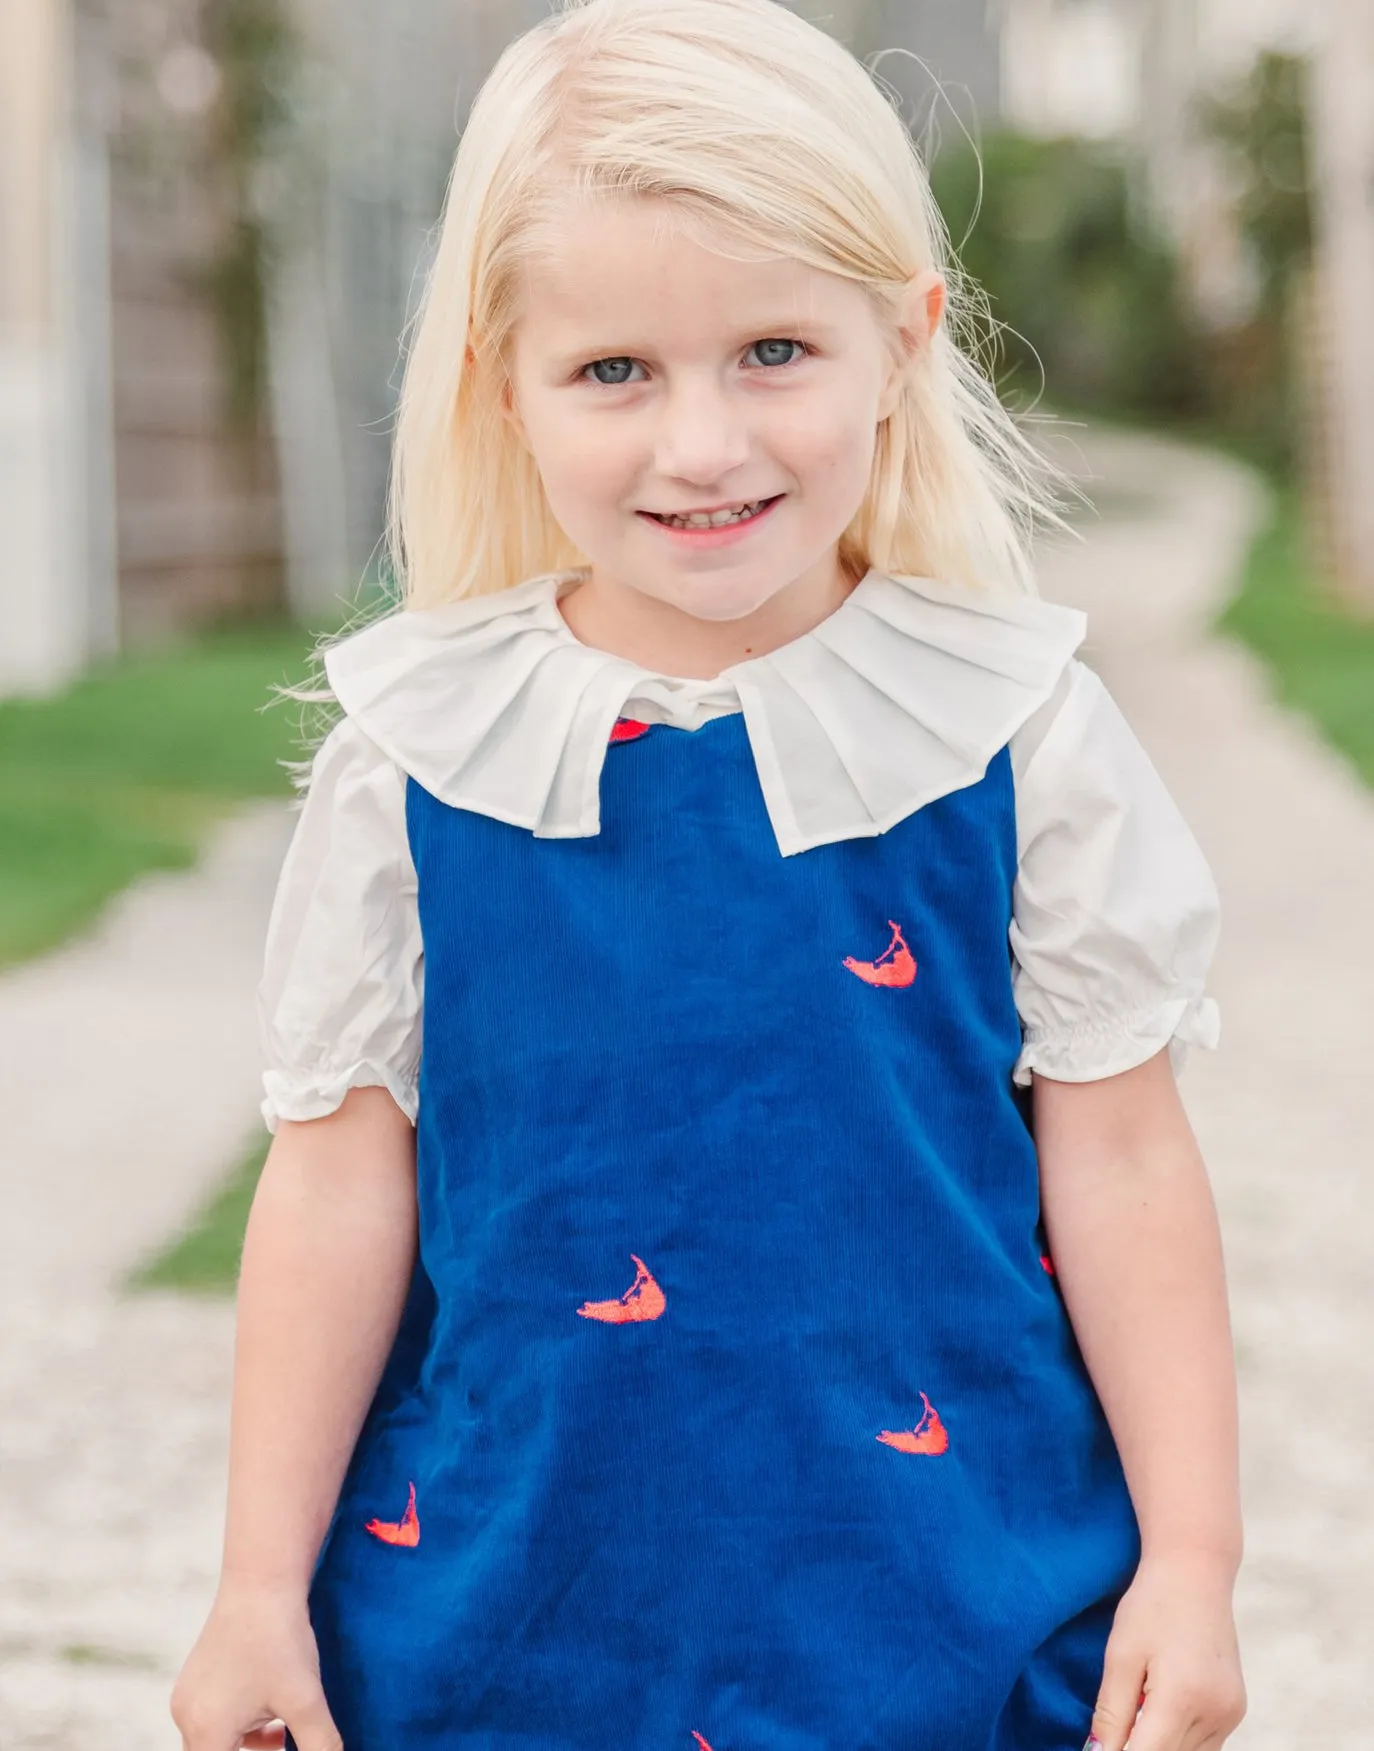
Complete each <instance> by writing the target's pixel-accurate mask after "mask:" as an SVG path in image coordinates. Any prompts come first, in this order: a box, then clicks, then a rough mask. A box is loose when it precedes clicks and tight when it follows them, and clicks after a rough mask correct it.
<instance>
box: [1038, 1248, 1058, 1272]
mask: <svg viewBox="0 0 1374 1751" xmlns="http://www.w3.org/2000/svg"><path fill="white" fill-rule="evenodd" d="M1040 1269H1041V1270H1042V1271H1043V1272H1044V1273H1045V1275H1046V1276H1047V1277H1053V1276H1054V1275H1055V1269H1054V1260H1053V1259H1052V1258H1051V1257H1050V1255H1049V1254H1048V1253H1047V1252H1042V1253H1041V1255H1040Z"/></svg>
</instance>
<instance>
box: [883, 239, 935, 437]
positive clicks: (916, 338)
mask: <svg viewBox="0 0 1374 1751" xmlns="http://www.w3.org/2000/svg"><path fill="white" fill-rule="evenodd" d="M944 313H945V282H944V278H943V276H942V275H941V274H938V273H936V271H935V269H934V268H927V269H926V270H925V272H923V273H919V274H913V275H912V277H911V278H910V279H909V280H908V281H907V283H906V286H905V289H904V290H903V293H902V304H901V311H900V314H899V315H898V318H897V325H898V333H899V335H900V337H901V343H902V358H901V359H900V360H899V361H898V362H897V363H896V364H894V365H892V366H891V368H890V369H889V372H888V376H887V380H886V382H885V383H884V384H883V392H882V395H881V397H880V398H879V402H878V418H879V420H885V419H887V418H888V417H889V416H890V415H891V414H892V412H893V410H894V408H895V407H896V406H897V403H898V401H899V400H900V398H901V393H902V390H903V389H904V387H905V386H906V383H907V379H908V376H909V374H910V371H911V368H912V366H913V365H914V364H915V362H916V361H917V359H919V358H920V357H921V356H922V355H923V354H924V353H925V351H926V349H927V348H928V347H929V345H930V342H931V340H932V338H933V337H934V334H935V331H936V329H937V328H939V326H940V320H941V318H942V317H943V315H944Z"/></svg>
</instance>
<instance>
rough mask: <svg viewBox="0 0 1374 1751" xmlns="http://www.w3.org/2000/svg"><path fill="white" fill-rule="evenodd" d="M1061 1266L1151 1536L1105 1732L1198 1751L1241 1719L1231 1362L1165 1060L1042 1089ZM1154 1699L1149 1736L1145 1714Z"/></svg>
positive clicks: (1209, 1216)
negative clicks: (1234, 1597) (1142, 1700)
mask: <svg viewBox="0 0 1374 1751" xmlns="http://www.w3.org/2000/svg"><path fill="white" fill-rule="evenodd" d="M1033 1099H1034V1121H1035V1134H1036V1144H1037V1148H1038V1151H1039V1155H1040V1172H1041V1197H1042V1205H1043V1210H1044V1218H1045V1227H1046V1232H1047V1234H1048V1236H1049V1240H1050V1247H1051V1251H1052V1253H1053V1256H1054V1262H1055V1269H1056V1272H1057V1274H1058V1277H1059V1281H1060V1285H1061V1287H1062V1289H1063V1293H1064V1300H1065V1303H1066V1305H1067V1307H1068V1311H1069V1316H1070V1318H1071V1319H1072V1321H1073V1325H1074V1330H1075V1333H1076V1334H1077V1337H1078V1340H1079V1344H1080V1347H1081V1348H1082V1351H1083V1357H1084V1360H1085V1362H1086V1363H1087V1366H1088V1370H1089V1372H1090V1373H1091V1375H1092V1378H1093V1382H1094V1384H1095V1386H1096V1388H1097V1391H1098V1395H1099V1397H1100V1398H1101V1400H1102V1404H1103V1408H1104V1410H1105V1411H1106V1413H1107V1418H1108V1421H1109V1422H1110V1424H1111V1428H1112V1432H1113V1435H1114V1436H1115V1439H1116V1443H1117V1446H1118V1449H1119V1450H1120V1453H1121V1459H1122V1465H1123V1467H1124V1469H1125V1473H1126V1479H1127V1482H1128V1484H1129V1486H1130V1490H1131V1497H1132V1500H1133V1502H1134V1504H1135V1508H1136V1513H1137V1517H1138V1519H1139V1522H1140V1529H1141V1549H1142V1557H1141V1565H1140V1571H1139V1573H1138V1575H1137V1578H1136V1581H1135V1583H1134V1585H1133V1587H1132V1589H1131V1592H1130V1593H1128V1594H1127V1596H1126V1599H1125V1600H1123V1602H1122V1607H1121V1610H1120V1611H1119V1612H1118V1614H1117V1621H1116V1625H1115V1627H1114V1629H1113V1636H1112V1645H1110V1646H1109V1648H1108V1656H1107V1669H1106V1672H1105V1674H1104V1681H1103V1689H1102V1695H1101V1702H1100V1706H1099V1713H1098V1715H1097V1716H1096V1717H1095V1719H1094V1732H1095V1734H1096V1735H1097V1737H1098V1739H1099V1742H1100V1743H1101V1744H1102V1745H1103V1746H1104V1747H1105V1748H1106V1751H1121V1746H1122V1745H1123V1744H1124V1743H1125V1739H1126V1736H1127V1734H1128V1733H1129V1734H1131V1743H1132V1747H1133V1751H1156V1747H1159V1748H1160V1751H1166V1748H1167V1751H1175V1748H1176V1747H1177V1748H1178V1751H1195V1748H1196V1751H1201V1748H1202V1747H1210V1746H1213V1745H1219V1744H1220V1743H1221V1742H1222V1740H1224V1739H1225V1737H1226V1736H1227V1734H1228V1733H1229V1732H1230V1731H1231V1730H1232V1729H1233V1728H1234V1727H1235V1725H1236V1724H1237V1722H1238V1721H1239V1720H1240V1718H1241V1715H1242V1713H1243V1711H1244V1691H1243V1687H1242V1685H1241V1680H1240V1670H1239V1662H1238V1658H1237V1656H1236V1652H1235V1640H1234V1630H1233V1628H1232V1623H1231V1612H1230V1597H1231V1590H1232V1587H1233V1585H1234V1580H1235V1574H1236V1570H1237V1568H1238V1566H1239V1563H1240V1558H1241V1522H1240V1488H1239V1465H1238V1457H1237V1412H1236V1383H1235V1363H1234V1357H1233V1351H1232V1345H1231V1331H1230V1317H1229V1312H1228V1308H1227V1299H1226V1283H1225V1270H1224V1264H1223V1259H1222V1248H1221V1237H1220V1232H1219V1228H1218V1223H1217V1215H1216V1207H1215V1204H1214V1202H1213V1198H1212V1192H1211V1187H1210V1185H1209V1183H1208V1179H1207V1173H1206V1169H1205V1167H1204V1165H1203V1161H1202V1157H1201V1154H1200V1152H1199V1150H1198V1146H1197V1142H1196V1139H1195V1138H1194V1136H1193V1132H1192V1128H1191V1126H1190V1125H1189V1123H1188V1119H1187V1116H1186V1114H1185V1113H1184V1110H1183V1105H1182V1102H1181V1101H1180V1099H1179V1095H1178V1090H1177V1087H1176V1086H1175V1082H1174V1077H1173V1072H1172V1070H1171V1068H1170V1065H1169V1055H1168V1053H1167V1051H1165V1052H1160V1053H1159V1054H1157V1055H1156V1056H1155V1057H1154V1058H1151V1059H1150V1060H1149V1061H1148V1062H1146V1063H1144V1064H1141V1065H1139V1066H1137V1067H1136V1068H1135V1069H1133V1070H1128V1071H1125V1072H1124V1073H1122V1074H1121V1075H1118V1076H1109V1077H1104V1078H1102V1079H1101V1080H1100V1081H1095V1082H1083V1083H1068V1082H1054V1081H1050V1080H1048V1079H1046V1078H1043V1077H1040V1076H1038V1075H1037V1076H1035V1078H1034V1088H1033ZM1142 1691H1144V1692H1146V1693H1147V1697H1148V1700H1147V1705H1146V1708H1145V1711H1144V1713H1143V1714H1142V1716H1141V1721H1140V1725H1139V1727H1138V1728H1137V1729H1136V1730H1135V1731H1134V1732H1133V1733H1132V1731H1131V1729H1132V1724H1133V1721H1134V1717H1135V1708H1136V1703H1137V1701H1138V1699H1139V1697H1140V1694H1141V1692H1142Z"/></svg>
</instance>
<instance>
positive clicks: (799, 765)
mask: <svg viewBox="0 0 1374 1751" xmlns="http://www.w3.org/2000/svg"><path fill="white" fill-rule="evenodd" d="M582 575H583V574H582V572H580V571H576V570H574V571H563V572H553V573H549V574H546V575H543V576H540V577H536V578H530V579H527V580H526V581H525V582H524V583H522V584H519V585H517V586H515V587H514V588H513V589H509V590H502V591H500V592H498V593H496V594H492V595H486V596H476V597H469V598H467V599H465V600H463V601H460V602H453V603H449V604H446V605H445V606H443V607H440V608H431V609H424V610H404V611H401V612H398V613H394V614H391V615H388V616H387V617H386V618H385V619H383V620H379V621H376V622H374V623H373V624H372V625H370V626H367V627H364V628H363V629H362V630H361V631H360V632H357V633H354V634H353V635H352V636H351V637H348V638H345V639H343V640H341V641H340V642H339V643H337V644H335V645H334V646H332V647H331V648H330V649H329V650H328V651H327V652H326V653H325V669H326V672H327V674H328V677H329V682H330V685H331V687H332V688H333V691H334V694H335V697H336V698H337V699H338V701H339V703H340V705H341V706H342V707H343V709H344V711H345V712H346V713H347V714H348V716H349V717H351V718H352V719H354V721H355V722H356V723H357V724H358V726H359V728H360V729H362V730H363V732H364V733H365V734H366V735H367V736H369V737H370V738H371V739H372V741H374V742H375V743H376V744H377V746H378V747H379V748H380V749H381V750H382V752H383V753H384V754H386V755H387V757H388V758H389V759H391V760H394V761H395V762H396V764H397V765H398V766H400V767H401V769H402V770H403V771H404V772H406V773H408V774H409V775H410V776H411V777H413V778H415V779H416V780H417V781H418V782H419V783H420V784H422V785H424V787H425V789H426V790H428V791H430V792H431V793H432V794H433V795H434V796H436V797H438V798H439V800H440V801H441V802H445V803H449V804H451V805H452V806H453V807H455V808H463V809H471V810H473V811H475V812H476V813H478V814H483V815H489V816H491V817H493V818H494V819H496V820H499V821H506V822H509V823H510V824H512V825H513V826H518V827H526V828H528V829H529V830H530V831H531V832H533V833H534V834H536V835H537V836H539V837H545V838H570V837H571V838H576V837H583V836H586V835H590V834H595V833H597V832H599V831H600V826H601V820H600V788H601V767H602V762H603V760H604V759H605V757H606V749H607V745H608V743H609V741H610V739H611V735H612V731H613V730H614V728H615V725H616V722H617V720H618V719H619V718H620V717H621V716H622V715H625V708H626V706H627V704H628V703H629V702H630V701H632V700H646V701H650V702H653V703H654V704H655V705H657V707H658V708H659V710H658V713H657V714H656V715H657V716H658V718H659V721H668V722H674V723H677V724H680V725H681V726H682V727H685V728H693V727H695V726H696V724H697V723H699V722H704V721H705V720H706V719H707V718H708V717H711V716H715V715H718V714H719V712H720V711H722V710H728V709H733V707H734V702H735V701H738V707H739V709H740V710H742V711H743V714H744V721H745V727H746V729H747V731H748V735H749V742H750V746H751V748H752V750H753V754H754V762H755V766H756V768H757V770H758V776H759V784H760V787H761V789H762V791H763V796H764V801H765V803H766V805H767V808H768V814H769V818H770V820H771V821H772V824H773V829H774V832H775V833H776V835H777V841H778V848H779V850H780V851H781V853H782V854H783V856H791V855H792V854H793V853H795V852H798V851H807V850H809V849H811V847H813V846H816V845H827V844H830V843H832V842H834V841H836V840H840V839H854V838H861V837H871V836H873V835H874V834H877V833H882V832H885V831H886V830H887V829H888V828H889V827H891V826H894V825H895V824H896V823H897V822H898V821H900V820H902V819H904V818H905V817H906V816H907V815H910V814H912V813H914V812H915V810H917V809H919V808H922V807H924V806H925V804H926V803H929V802H933V801H934V800H935V799H936V798H937V797H940V796H944V795H946V794H947V793H948V792H949V791H953V790H958V789H961V788H962V787H963V786H964V785H967V784H972V783H974V782H975V781H976V780H977V779H978V778H980V777H981V776H982V775H983V773H984V772H985V771H986V769H987V765H988V762H989V760H991V759H992V757H993V755H994V754H996V753H997V752H998V750H999V749H1001V748H1002V747H1004V746H1005V745H1006V743H1007V742H1008V741H1009V740H1010V738H1011V736H1012V734H1013V733H1014V732H1015V731H1016V730H1017V729H1019V728H1020V726H1021V725H1022V724H1023V723H1024V722H1025V721H1026V719H1027V718H1029V717H1030V715H1031V714H1032V713H1033V712H1034V711H1035V710H1036V708H1037V707H1038V706H1039V705H1041V704H1043V703H1044V701H1045V700H1046V699H1048V697H1049V696H1050V694H1051V693H1052V692H1053V690H1054V686H1055V683H1056V681H1057V680H1058V678H1059V676H1060V674H1061V673H1062V671H1063V669H1064V667H1065V665H1066V664H1067V662H1068V661H1069V659H1070V658H1071V657H1072V655H1073V653H1074V651H1075V650H1077V648H1078V646H1079V645H1080V644H1081V643H1082V641H1083V638H1084V635H1085V632H1086V629H1087V622H1086V618H1085V616H1084V615H1083V614H1081V613H1079V612H1078V610H1076V609H1071V608H1064V607H1060V606H1057V605H1055V604H1053V603H1049V602H1044V601H1041V600H1040V599H1039V598H1038V597H1034V596H1023V595H1005V594H991V593H989V594H981V593H978V592H975V591H973V590H969V589H963V588H959V587H957V586H952V585H947V584H942V583H938V582H936V581H934V580H933V579H930V578H916V577H906V576H894V575H891V574H889V573H886V572H879V571H876V570H870V571H869V572H867V573H866V574H865V576H864V577H863V579H862V580H861V581H860V582H859V583H858V584H857V585H856V586H855V588H854V589H853V590H852V591H851V592H850V593H849V595H848V596H846V597H845V599H844V601H843V602H842V603H841V604H840V606H839V607H838V608H837V609H835V610H834V612H833V613H831V614H830V615H829V616H828V617H827V618H826V619H825V620H823V621H821V622H820V623H819V624H818V625H817V626H814V627H813V628H812V629H811V630H810V631H809V632H807V633H804V634H803V635H802V636H801V637H800V638H796V639H793V640H792V641H791V642H790V643H788V644H785V645H782V646H779V647H778V648H777V649H776V650H772V651H769V652H767V653H766V654H765V655H763V656H759V657H751V658H749V659H748V660H747V661H745V662H742V663H735V664H733V665H731V667H730V668H728V669H725V670H722V671H721V673H720V674H719V675H718V676H716V677H714V678H713V679H711V680H709V681H708V680H692V679H686V678H683V677H680V676H671V675H664V674H660V673H658V672H656V671H653V670H650V669H645V668H641V667H640V666H639V665H637V664H635V663H632V662H630V661H628V660H627V659H625V658H623V657H618V656H615V655H613V654H612V653H611V652H609V651H602V650H597V649H595V648H593V647H592V646H590V645H585V644H583V643H582V642H581V641H580V640H579V639H578V638H577V637H576V636H575V635H574V633H573V631H572V629H571V627H570V626H569V625H568V623H567V621H566V620H564V618H563V615H562V613H561V612H560V610H559V608H558V598H559V597H560V596H562V595H563V594H565V593H566V592H567V591H568V590H570V589H571V588H572V587H573V586H574V584H575V583H576V582H577V581H578V579H579V578H580V577H581V576H582Z"/></svg>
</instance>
